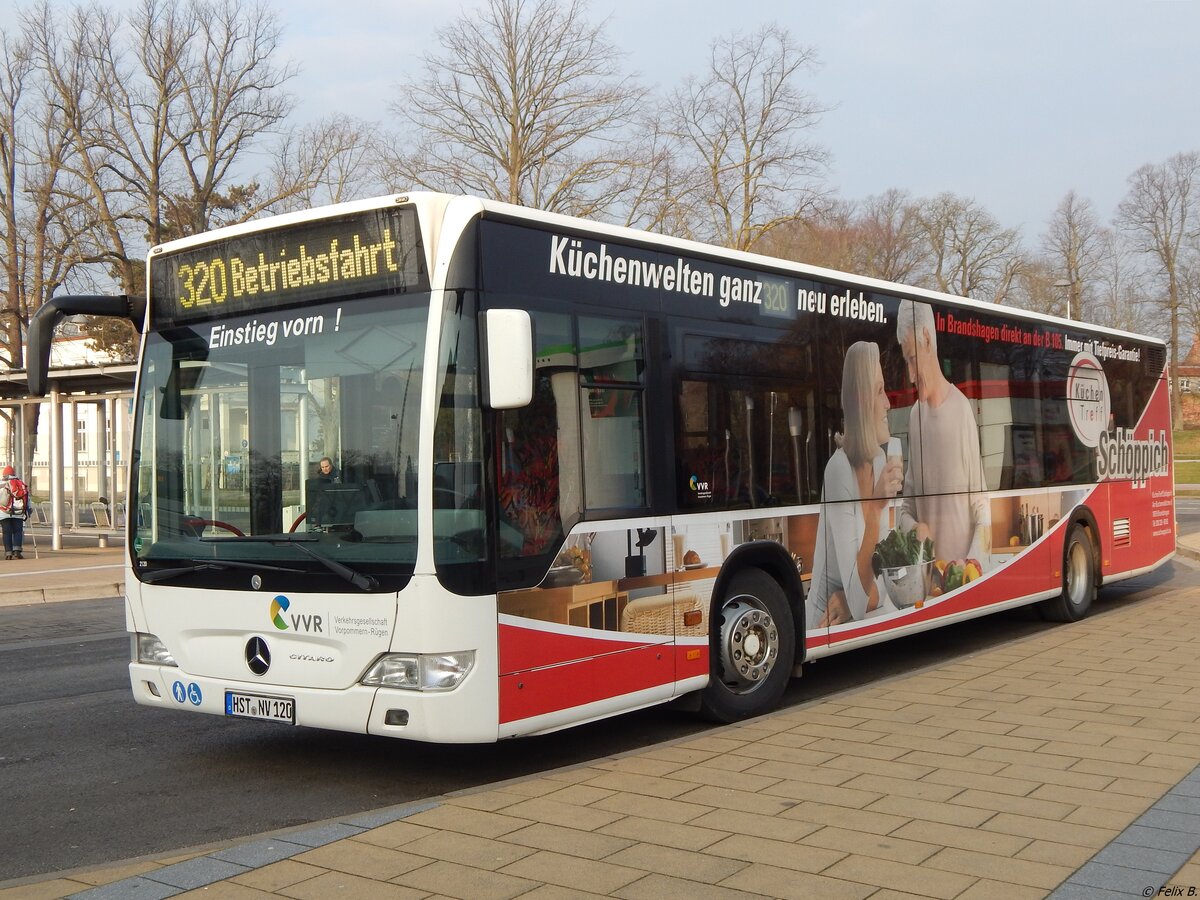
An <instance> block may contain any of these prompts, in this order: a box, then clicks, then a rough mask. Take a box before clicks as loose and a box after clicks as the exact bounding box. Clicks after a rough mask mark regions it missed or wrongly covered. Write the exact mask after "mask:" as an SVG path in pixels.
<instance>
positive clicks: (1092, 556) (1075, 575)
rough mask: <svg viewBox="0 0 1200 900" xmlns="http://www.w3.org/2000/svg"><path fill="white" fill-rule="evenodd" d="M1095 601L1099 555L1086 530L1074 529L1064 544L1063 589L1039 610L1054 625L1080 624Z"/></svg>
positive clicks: (1044, 602)
mask: <svg viewBox="0 0 1200 900" xmlns="http://www.w3.org/2000/svg"><path fill="white" fill-rule="evenodd" d="M1095 599H1096V551H1095V548H1094V547H1093V546H1092V539H1091V538H1090V537H1088V532H1087V529H1086V528H1084V527H1083V526H1082V525H1072V526H1071V529H1070V530H1069V531H1068V532H1067V540H1066V543H1064V544H1063V589H1062V593H1061V594H1059V595H1058V596H1057V597H1051V598H1050V599H1049V600H1043V601H1042V602H1041V603H1040V604H1039V606H1038V609H1039V610H1040V612H1041V614H1042V616H1043V617H1044V618H1045V619H1047V620H1048V621H1051V622H1077V621H1079V620H1080V619H1082V618H1083V617H1084V616H1086V615H1087V614H1088V610H1090V609H1091V608H1092V601H1093V600H1095Z"/></svg>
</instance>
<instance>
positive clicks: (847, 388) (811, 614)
mask: <svg viewBox="0 0 1200 900" xmlns="http://www.w3.org/2000/svg"><path fill="white" fill-rule="evenodd" d="M890 408H891V404H890V403H889V402H888V397H887V392H886V391H885V390H884V385H883V367H882V366H881V365H880V361H879V345H878V344H874V343H868V342H866V341H859V342H858V343H856V344H853V345H852V346H851V347H850V349H849V350H848V351H846V359H845V362H844V364H843V367H842V416H843V420H844V424H845V434H844V437H843V440H842V446H841V448H840V449H839V450H837V452H835V453H834V454H833V456H832V457H831V458H830V460H829V463H828V464H827V465H826V466H825V480H824V485H823V489H822V490H823V497H822V499H823V501H824V505H823V506H822V507H821V517H820V520H819V522H818V524H817V541H816V558H815V559H814V560H813V576H812V585H811V589H810V590H809V593H808V600H807V604H808V616H807V619H808V623H809V627H810V628H811V627H816V628H827V627H829V626H831V625H840V624H842V623H843V622H850V621H852V620H855V619H861V618H862V617H863V616H864V615H866V614H867V613H868V612H870V611H872V610H875V609H877V608H879V605H880V603H881V597H880V591H879V584H878V582H877V581H876V579H875V574H874V572H873V570H872V566H871V555H872V554H873V553H874V552H875V545H876V544H877V543H878V542H879V541H880V540H881V539H882V538H883V537H884V536H885V535H886V532H887V523H886V521H885V519H884V516H885V514H886V512H887V504H888V500H889V498H892V497H895V496H896V493H897V492H898V491H899V490H900V487H901V485H902V483H903V479H904V466H903V461H902V460H900V459H899V458H890V457H887V456H885V454H884V450H883V448H884V447H885V446H886V445H887V444H888V442H889V441H890V439H891V432H890V430H889V428H888V410H889V409H890ZM882 602H886V601H882Z"/></svg>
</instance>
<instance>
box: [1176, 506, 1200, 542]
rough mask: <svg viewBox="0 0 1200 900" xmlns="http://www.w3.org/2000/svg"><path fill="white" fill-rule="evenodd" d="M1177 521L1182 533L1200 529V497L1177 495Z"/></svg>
mask: <svg viewBox="0 0 1200 900" xmlns="http://www.w3.org/2000/svg"><path fill="white" fill-rule="evenodd" d="M1175 521H1176V522H1177V523H1178V524H1179V533H1180V534H1181V535H1183V534H1191V533H1193V532H1196V531H1200V497H1196V498H1193V497H1176V498H1175Z"/></svg>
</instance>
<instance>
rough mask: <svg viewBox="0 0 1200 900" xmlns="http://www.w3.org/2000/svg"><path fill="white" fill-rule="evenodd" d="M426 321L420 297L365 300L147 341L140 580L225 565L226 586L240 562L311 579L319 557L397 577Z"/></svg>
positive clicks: (138, 488)
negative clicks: (155, 574) (228, 575)
mask: <svg viewBox="0 0 1200 900" xmlns="http://www.w3.org/2000/svg"><path fill="white" fill-rule="evenodd" d="M428 309H429V294H428V293H412V294H405V295H387V296H375V297H365V298H354V299H352V300H349V301H345V302H330V303H324V304H319V305H309V306H303V307H296V308H292V309H286V310H274V311H269V312H267V313H264V314H260V315H258V316H244V317H239V318H225V319H211V320H208V321H204V322H201V323H190V324H187V325H181V326H176V327H171V328H168V329H165V330H161V331H155V332H152V333H151V334H150V335H148V337H147V340H146V347H145V354H144V357H143V364H142V370H141V380H140V383H139V390H138V396H137V426H136V427H137V435H136V438H135V473H134V478H133V484H132V486H131V490H130V498H131V501H133V502H131V504H130V509H131V510H135V511H136V515H137V520H136V531H135V537H134V547H133V549H134V553H135V556H136V559H137V565H138V569H139V572H140V573H142V574H143V575H146V574H149V573H151V572H153V571H155V570H156V569H158V570H163V569H171V570H172V572H178V573H179V574H180V575H181V577H185V578H186V576H187V574H188V572H189V566H195V565H199V564H201V563H206V564H207V563H210V562H211V561H214V560H216V561H222V560H224V561H226V562H228V563H229V566H228V569H229V570H230V573H231V574H232V570H235V569H238V563H239V562H241V563H243V564H244V563H246V562H247V561H260V562H263V563H264V564H266V563H269V564H271V565H273V566H276V567H278V568H280V569H284V570H287V571H288V572H299V573H311V572H317V571H321V572H325V571H326V569H327V568H328V566H327V565H325V561H326V560H328V559H333V560H335V561H340V562H341V563H342V564H343V566H344V567H351V568H352V569H353V570H354V571H375V572H377V573H384V574H405V573H406V572H407V573H408V574H411V571H412V567H413V563H414V561H415V555H416V529H417V522H416V484H417V458H418V453H417V433H418V428H419V422H420V415H419V405H420V395H421V365H422V358H423V351H424V345H425V334H426V327H427V322H428ZM301 544H302V545H303V546H298V545H301ZM309 551H312V552H309ZM318 557H319V558H318ZM243 567H244V566H243ZM213 569H217V570H218V574H219V571H220V570H221V566H214V565H206V571H205V575H204V577H205V581H206V583H208V584H212V583H213V580H214V573H213V571H212V570H213ZM267 571H272V572H273V571H275V570H273V569H267ZM160 574H162V573H161V571H160ZM239 574H240V578H241V581H240V582H239V583H241V584H244V580H245V573H244V572H242V573H239ZM151 577H152V576H151ZM164 577H165V576H164ZM293 577H303V576H293ZM216 580H217V581H218V582H219V581H220V578H219V577H218V578H217V579H216Z"/></svg>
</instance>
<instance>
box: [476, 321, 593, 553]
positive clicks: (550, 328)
mask: <svg viewBox="0 0 1200 900" xmlns="http://www.w3.org/2000/svg"><path fill="white" fill-rule="evenodd" d="M533 319H534V334H535V335H536V342H537V346H536V348H535V356H536V369H535V371H534V385H533V400H532V401H531V402H530V403H529V405H528V406H525V407H523V408H521V409H509V410H504V411H502V412H498V413H497V416H498V417H499V427H498V429H497V441H496V460H495V466H496V483H497V487H498V507H499V516H500V525H501V527H500V535H501V540H500V542H499V552H500V556H501V557H504V558H510V559H511V558H519V557H530V556H539V555H541V554H544V553H549V552H551V551H554V550H557V547H558V544H559V543H560V542H561V540H562V537H563V535H564V534H565V532H566V530H567V529H569V528H570V527H571V525H572V524H574V522H575V520H577V519H578V518H579V511H580V508H581V503H580V495H581V487H580V475H579V473H580V466H579V425H578V421H579V415H578V412H577V409H578V401H577V393H578V390H577V388H576V381H577V378H578V376H577V369H576V365H577V363H576V358H577V354H576V352H575V337H574V333H573V329H572V327H571V317H570V316H567V315H562V314H558V313H544V312H534V313H533Z"/></svg>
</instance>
